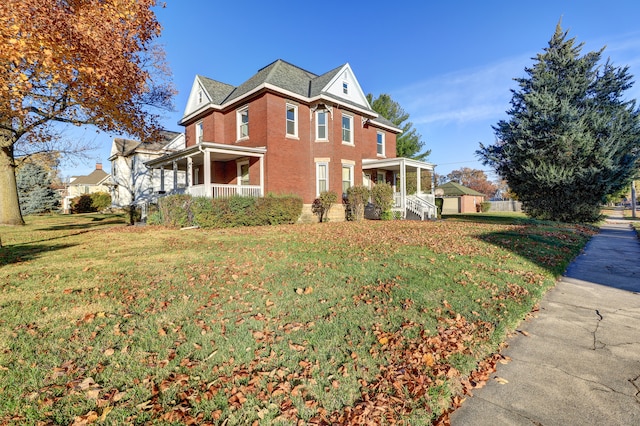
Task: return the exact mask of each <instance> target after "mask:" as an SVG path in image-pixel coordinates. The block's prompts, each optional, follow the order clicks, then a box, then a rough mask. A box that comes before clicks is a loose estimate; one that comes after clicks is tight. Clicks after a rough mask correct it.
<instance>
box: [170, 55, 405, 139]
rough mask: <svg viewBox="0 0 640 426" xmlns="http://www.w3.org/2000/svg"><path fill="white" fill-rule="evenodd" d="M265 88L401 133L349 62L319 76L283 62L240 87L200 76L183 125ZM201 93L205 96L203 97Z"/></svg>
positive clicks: (261, 72)
mask: <svg viewBox="0 0 640 426" xmlns="http://www.w3.org/2000/svg"><path fill="white" fill-rule="evenodd" d="M344 85H346V86H347V87H348V90H346V92H347V93H344V91H345V89H344ZM263 88H269V89H271V90H277V91H282V92H284V93H286V94H287V95H288V96H292V97H294V98H298V99H300V100H301V101H306V102H313V101H316V100H320V99H327V100H331V101H332V102H336V103H339V104H342V105H344V106H346V107H351V108H354V109H356V110H360V111H362V112H364V113H365V115H368V116H369V117H371V121H372V122H373V124H376V123H377V124H380V125H383V126H386V127H390V128H391V129H393V130H397V131H398V132H399V131H400V129H398V127H397V126H395V125H394V124H393V123H391V122H390V121H388V120H386V119H385V118H383V117H381V116H379V115H378V113H376V112H375V111H374V110H373V109H372V108H371V106H370V105H369V102H368V101H367V98H366V96H365V95H364V92H363V91H362V88H361V87H360V84H359V83H358V81H357V79H356V77H355V74H354V73H353V71H352V70H351V66H350V65H349V64H348V63H347V64H343V65H340V66H339V67H336V68H334V69H332V70H331V71H328V72H326V73H324V74H321V75H316V74H314V73H312V72H310V71H307V70H305V69H302V68H300V67H298V66H295V65H293V64H290V63H289V62H286V61H283V60H282V59H278V60H276V61H274V62H272V63H270V64H269V65H267V66H266V67H264V68H261V69H260V70H258V72H257V73H256V74H254V75H253V76H252V77H251V78H249V79H248V80H247V81H245V82H244V83H242V84H241V85H239V86H237V87H233V86H231V85H229V84H226V83H221V82H219V81H216V80H212V79H210V78H207V77H204V76H201V75H197V76H196V78H195V81H194V83H193V86H192V88H191V93H190V95H189V100H188V102H187V107H186V109H185V112H184V116H183V118H182V120H180V124H183V123H185V122H187V121H189V120H191V119H193V118H194V117H196V116H198V115H200V114H201V113H202V112H204V111H205V110H207V109H211V108H214V109H222V108H225V107H229V106H231V105H233V104H234V103H238V102H241V101H242V99H243V98H244V97H246V96H249V95H251V94H252V93H254V92H256V91H258V90H261V89H263ZM200 91H204V93H202V94H201V93H200Z"/></svg>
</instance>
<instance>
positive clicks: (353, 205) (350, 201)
mask: <svg viewBox="0 0 640 426" xmlns="http://www.w3.org/2000/svg"><path fill="white" fill-rule="evenodd" d="M370 195H371V191H370V190H369V188H367V187H366V186H362V185H356V186H352V187H351V188H349V189H347V198H346V200H345V203H346V208H345V215H346V219H347V220H350V221H360V220H362V219H363V218H364V206H365V205H366V204H367V200H368V199H369V196H370Z"/></svg>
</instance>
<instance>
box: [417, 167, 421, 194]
mask: <svg viewBox="0 0 640 426" xmlns="http://www.w3.org/2000/svg"><path fill="white" fill-rule="evenodd" d="M421 179H422V169H421V168H420V167H417V168H416V194H417V195H420V194H422V186H421V184H422V182H421Z"/></svg>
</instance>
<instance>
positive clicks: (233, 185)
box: [145, 142, 267, 198]
mask: <svg viewBox="0 0 640 426" xmlns="http://www.w3.org/2000/svg"><path fill="white" fill-rule="evenodd" d="M266 153H267V149H266V148H253V147H243V146H234V145H226V144H219V143H213V142H201V143H199V144H197V145H193V146H190V147H187V148H185V149H182V150H180V151H176V152H173V153H171V154H167V155H165V156H162V157H160V158H157V159H154V160H151V161H148V162H146V163H145V165H146V166H147V167H148V168H149V169H151V170H153V173H159V174H160V187H159V188H154V191H155V192H157V193H158V194H159V195H163V194H181V193H186V194H190V195H192V196H196V197H210V198H223V197H230V196H234V195H241V196H248V197H262V196H264V157H265V154H266ZM167 170H172V171H174V173H172V175H173V179H172V180H171V181H168V182H167V181H166V179H165V174H166V173H165V171H167ZM177 171H184V172H185V175H186V184H185V185H184V186H182V187H179V186H178V182H177V180H176V176H177V173H175V172H177Z"/></svg>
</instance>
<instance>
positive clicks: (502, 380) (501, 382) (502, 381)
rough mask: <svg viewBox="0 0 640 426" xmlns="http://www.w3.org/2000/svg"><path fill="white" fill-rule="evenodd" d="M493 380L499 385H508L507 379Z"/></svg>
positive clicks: (496, 378) (497, 378)
mask: <svg viewBox="0 0 640 426" xmlns="http://www.w3.org/2000/svg"><path fill="white" fill-rule="evenodd" d="M494 379H495V380H496V382H498V383H500V384H501V385H506V384H507V383H509V381H508V380H507V379H503V378H502V377H498V376H496V377H494Z"/></svg>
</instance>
